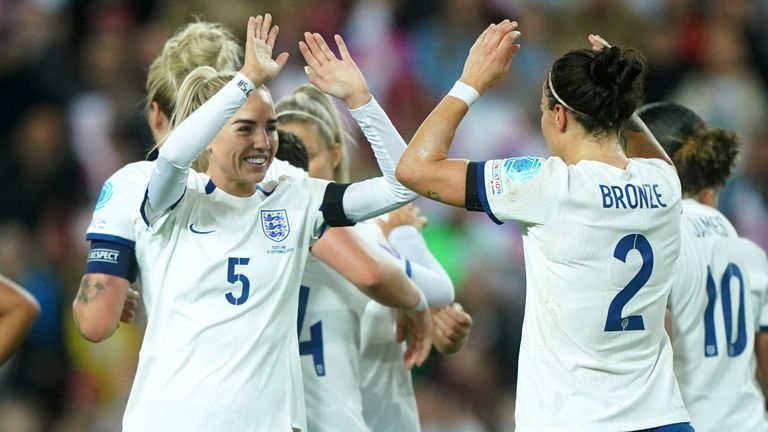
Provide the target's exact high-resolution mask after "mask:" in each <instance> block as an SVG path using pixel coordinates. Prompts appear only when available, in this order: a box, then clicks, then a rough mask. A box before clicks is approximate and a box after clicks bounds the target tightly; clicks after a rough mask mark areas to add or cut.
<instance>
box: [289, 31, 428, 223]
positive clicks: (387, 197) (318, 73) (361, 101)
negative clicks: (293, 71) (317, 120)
mask: <svg viewBox="0 0 768 432" xmlns="http://www.w3.org/2000/svg"><path fill="white" fill-rule="evenodd" d="M335 41H336V45H337V46H338V48H339V52H340V54H341V58H340V59H339V58H337V57H336V55H335V54H334V53H333V52H332V51H331V50H330V48H329V47H328V45H327V44H326V42H325V40H324V39H323V37H322V36H320V35H319V34H317V33H314V34H312V33H305V34H304V41H301V42H299V48H300V50H301V53H302V55H303V56H304V59H305V60H306V62H307V65H308V67H307V68H306V70H307V74H308V76H309V81H310V82H311V83H312V84H314V85H315V86H317V87H318V88H319V89H320V90H322V91H323V92H325V93H326V94H329V95H331V96H334V97H336V98H339V99H341V100H342V101H344V103H345V104H346V105H347V107H348V108H349V110H350V114H351V115H352V117H353V118H354V119H355V121H356V122H357V123H358V125H359V126H360V128H361V129H362V131H363V133H364V134H365V137H366V139H367V140H368V142H369V143H370V144H371V149H372V150H373V153H374V156H375V157H376V162H377V163H378V165H379V169H380V170H381V172H382V174H383V175H382V176H381V177H376V178H373V179H369V180H366V181H362V182H358V183H353V184H351V185H344V189H343V190H341V191H340V193H339V196H338V197H337V199H338V201H339V202H340V203H343V214H344V216H345V218H346V219H347V220H348V221H349V224H352V223H355V222H358V221H361V220H364V219H369V218H372V217H375V216H378V215H380V214H384V213H386V212H388V211H391V210H394V209H395V208H398V207H401V206H402V205H404V204H406V203H408V202H410V201H413V200H414V199H416V197H417V195H416V194H415V193H413V192H412V191H410V190H408V189H407V188H406V187H405V186H403V185H402V184H400V182H398V181H397V178H396V177H395V167H396V165H397V161H398V160H399V159H400V156H401V155H402V154H403V151H404V150H405V141H404V140H403V138H402V137H401V136H400V134H399V133H398V132H397V129H395V127H394V125H393V124H392V122H391V121H390V119H389V117H388V116H387V114H386V113H385V112H384V110H383V109H382V108H381V106H380V105H379V104H378V102H377V101H376V99H374V98H373V96H372V95H371V93H370V92H369V90H368V85H367V84H366V82H365V78H364V77H363V75H362V73H361V72H360V69H358V67H357V65H356V64H355V62H354V60H353V59H352V57H351V56H350V54H349V51H348V50H347V47H346V45H345V44H344V40H343V39H342V38H341V36H338V35H336V36H335Z"/></svg>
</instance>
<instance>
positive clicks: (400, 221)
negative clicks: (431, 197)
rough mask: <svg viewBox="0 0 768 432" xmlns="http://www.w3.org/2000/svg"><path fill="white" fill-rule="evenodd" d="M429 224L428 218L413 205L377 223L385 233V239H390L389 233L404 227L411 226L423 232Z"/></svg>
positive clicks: (391, 213)
mask: <svg viewBox="0 0 768 432" xmlns="http://www.w3.org/2000/svg"><path fill="white" fill-rule="evenodd" d="M427 222H428V220H427V217H426V216H422V214H421V209H420V208H418V207H416V206H415V205H413V204H406V205H404V206H403V207H400V208H399V209H397V210H394V211H391V212H389V214H387V220H382V219H376V223H378V224H379V227H381V231H382V232H383V233H384V238H389V233H391V232H392V230H393V229H395V228H397V227H399V226H403V225H411V226H413V227H414V228H416V229H417V230H419V231H421V229H422V228H424V225H426V224H427Z"/></svg>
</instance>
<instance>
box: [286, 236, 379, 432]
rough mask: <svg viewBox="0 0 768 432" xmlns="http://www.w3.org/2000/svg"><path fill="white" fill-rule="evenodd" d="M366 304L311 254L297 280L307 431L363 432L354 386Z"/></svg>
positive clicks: (366, 428) (363, 426)
mask: <svg viewBox="0 0 768 432" xmlns="http://www.w3.org/2000/svg"><path fill="white" fill-rule="evenodd" d="M367 223H370V222H361V223H359V224H358V225H365V224H367ZM368 300H369V298H368V297H366V296H365V295H364V294H363V293H361V292H360V290H358V289H357V287H356V286H354V285H353V284H352V283H351V282H349V281H348V280H346V279H345V278H344V277H343V276H341V275H340V274H339V273H337V272H336V271H335V270H333V269H332V268H331V267H329V266H328V265H326V264H325V263H323V262H321V261H320V260H318V259H317V258H316V257H315V256H314V255H310V257H309V260H308V261H307V266H306V268H305V269H304V275H303V277H302V279H301V290H300V293H299V321H298V329H299V352H300V354H301V368H302V375H303V378H304V394H305V398H306V404H307V427H308V428H309V430H310V431H313V432H323V431H328V432H335V431H341V430H343V431H349V432H366V431H368V427H367V426H366V425H365V421H364V420H363V408H362V400H361V396H360V385H359V382H360V362H359V350H360V318H361V316H362V314H363V310H364V308H365V304H366V303H367V302H368Z"/></svg>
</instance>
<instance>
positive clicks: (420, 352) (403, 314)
mask: <svg viewBox="0 0 768 432" xmlns="http://www.w3.org/2000/svg"><path fill="white" fill-rule="evenodd" d="M406 336H408V348H406V350H405V353H404V354H403V360H404V361H405V367H406V368H408V369H409V370H410V369H411V368H413V366H414V365H416V366H421V365H422V364H424V361H426V360H427V357H429V351H430V350H431V349H432V320H431V319H430V314H429V309H425V310H423V311H418V312H417V311H405V310H403V309H398V311H397V342H402V341H404V340H405V339H406Z"/></svg>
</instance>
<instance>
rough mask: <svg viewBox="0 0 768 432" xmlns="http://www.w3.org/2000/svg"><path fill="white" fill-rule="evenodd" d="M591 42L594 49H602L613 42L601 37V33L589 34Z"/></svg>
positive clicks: (608, 46) (588, 37)
mask: <svg viewBox="0 0 768 432" xmlns="http://www.w3.org/2000/svg"><path fill="white" fill-rule="evenodd" d="M587 40H588V41H589V44H590V45H592V51H601V50H602V49H603V48H610V47H611V44H609V43H608V42H606V40H605V39H603V38H601V37H600V35H596V34H591V35H589V36H587Z"/></svg>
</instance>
